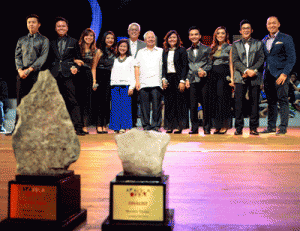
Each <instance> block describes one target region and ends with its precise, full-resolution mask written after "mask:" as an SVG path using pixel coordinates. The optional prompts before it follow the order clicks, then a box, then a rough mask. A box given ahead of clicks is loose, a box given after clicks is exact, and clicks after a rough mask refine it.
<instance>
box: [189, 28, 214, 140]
mask: <svg viewBox="0 0 300 231" xmlns="http://www.w3.org/2000/svg"><path fill="white" fill-rule="evenodd" d="M200 38H201V34H200V30H199V29H198V28H197V27H191V28H190V29H189V39H190V41H191V42H192V47H190V48H189V49H188V50H187V54H188V62H189V71H188V74H187V79H186V87H187V88H190V117H191V123H192V128H191V131H190V132H189V134H198V128H199V119H198V103H199V102H200V103H201V105H202V107H203V128H204V134H207V135H208V134H210V129H211V122H210V118H209V113H208V110H207V107H208V105H207V104H208V99H207V95H208V94H206V91H207V86H206V83H207V74H208V72H209V71H210V70H211V68H212V60H211V58H210V53H211V48H210V47H208V46H205V45H203V44H202V43H200Z"/></svg>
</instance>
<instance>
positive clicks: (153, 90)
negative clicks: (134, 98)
mask: <svg viewBox="0 0 300 231" xmlns="http://www.w3.org/2000/svg"><path fill="white" fill-rule="evenodd" d="M161 96H162V90H161V88H160V87H146V88H142V89H141V90H140V101H141V112H142V115H141V121H142V125H143V128H144V130H151V129H159V128H160V125H161V121H162V118H161V109H162V105H161ZM150 102H152V123H150Z"/></svg>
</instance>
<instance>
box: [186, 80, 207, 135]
mask: <svg viewBox="0 0 300 231" xmlns="http://www.w3.org/2000/svg"><path fill="white" fill-rule="evenodd" d="M205 78H206V77H205ZM207 86H208V85H207V79H204V78H203V79H202V80H201V81H200V82H199V83H191V84H190V118H191V124H192V128H191V130H192V131H198V128H199V119H198V103H200V104H201V105H202V108H203V128H204V129H205V130H210V129H211V118H210V115H209V110H207V109H208V107H209V105H208V104H209V95H208V94H207Z"/></svg>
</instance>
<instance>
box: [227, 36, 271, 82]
mask: <svg viewBox="0 0 300 231" xmlns="http://www.w3.org/2000/svg"><path fill="white" fill-rule="evenodd" d="M264 58H265V56H264V50H263V43H262V42H261V41H258V40H256V39H253V38H250V47H249V54H248V62H249V63H248V64H249V67H247V55H246V50H245V45H244V42H243V40H242V39H240V40H238V41H236V42H234V43H233V44H232V62H233V66H234V82H235V83H245V81H250V82H251V85H252V86H255V85H261V83H262V72H263V64H264ZM247 69H251V70H257V71H258V72H257V75H256V76H254V77H248V78H246V79H244V78H243V77H242V76H243V74H244V72H245V71H246V70H247Z"/></svg>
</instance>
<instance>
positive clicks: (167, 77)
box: [162, 30, 189, 134]
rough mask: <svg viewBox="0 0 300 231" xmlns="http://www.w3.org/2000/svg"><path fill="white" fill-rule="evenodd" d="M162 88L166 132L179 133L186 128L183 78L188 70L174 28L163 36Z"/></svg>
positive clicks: (184, 53)
mask: <svg viewBox="0 0 300 231" xmlns="http://www.w3.org/2000/svg"><path fill="white" fill-rule="evenodd" d="M163 45H164V52H163V68H162V74H163V89H164V102H165V116H164V127H165V129H166V130H167V133H172V132H173V130H174V129H177V130H176V131H175V132H174V133H175V134H180V133H181V132H182V130H183V129H185V128H188V127H189V126H188V125H189V124H188V123H189V120H188V118H189V117H188V103H187V97H186V94H185V91H184V90H185V79H186V75H187V71H188V58H187V52H186V50H185V48H184V47H182V41H181V39H180V37H179V34H178V33H177V32H176V31H175V30H171V31H169V32H168V33H167V35H166V36H165V38H164V44H163Z"/></svg>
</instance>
